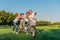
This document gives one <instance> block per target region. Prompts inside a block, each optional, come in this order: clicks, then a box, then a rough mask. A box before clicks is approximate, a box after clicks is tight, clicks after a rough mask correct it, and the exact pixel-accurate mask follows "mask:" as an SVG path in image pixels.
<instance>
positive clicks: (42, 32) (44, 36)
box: [0, 25, 60, 40]
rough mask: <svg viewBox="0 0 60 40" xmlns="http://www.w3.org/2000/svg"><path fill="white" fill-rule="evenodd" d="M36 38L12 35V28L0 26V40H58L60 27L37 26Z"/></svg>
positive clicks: (21, 34)
mask: <svg viewBox="0 0 60 40" xmlns="http://www.w3.org/2000/svg"><path fill="white" fill-rule="evenodd" d="M36 28H37V35H36V38H33V37H32V36H31V35H27V34H25V33H23V32H21V33H19V34H15V33H14V34H13V33H12V27H8V26H7V27H5V26H0V40H60V26H59V25H54V26H37V27H36Z"/></svg>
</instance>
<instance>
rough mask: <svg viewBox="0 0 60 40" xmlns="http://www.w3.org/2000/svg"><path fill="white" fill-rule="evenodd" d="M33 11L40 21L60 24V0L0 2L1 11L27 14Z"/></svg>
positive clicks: (10, 0)
mask: <svg viewBox="0 0 60 40" xmlns="http://www.w3.org/2000/svg"><path fill="white" fill-rule="evenodd" d="M30 9H32V10H33V11H34V12H37V19H38V20H47V21H52V22H57V21H59V22H60V0H0V10H5V11H9V12H14V13H16V12H20V13H26V12H27V11H29V10H30Z"/></svg>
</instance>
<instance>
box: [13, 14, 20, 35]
mask: <svg viewBox="0 0 60 40" xmlns="http://www.w3.org/2000/svg"><path fill="white" fill-rule="evenodd" d="M18 21H20V14H17V17H16V18H15V19H14V21H13V24H14V27H13V31H12V32H13V33H15V29H16V34H18V28H17V22H18Z"/></svg>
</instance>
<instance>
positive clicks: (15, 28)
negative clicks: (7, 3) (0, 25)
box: [13, 22, 18, 32]
mask: <svg viewBox="0 0 60 40" xmlns="http://www.w3.org/2000/svg"><path fill="white" fill-rule="evenodd" d="M13 25H14V27H13V31H15V30H16V32H18V27H17V24H16V23H15V22H13Z"/></svg>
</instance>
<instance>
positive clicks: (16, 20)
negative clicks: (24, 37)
mask: <svg viewBox="0 0 60 40" xmlns="http://www.w3.org/2000/svg"><path fill="white" fill-rule="evenodd" d="M19 19H20V14H18V15H17V17H16V18H15V19H14V21H13V22H15V23H17V22H18V21H19Z"/></svg>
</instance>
